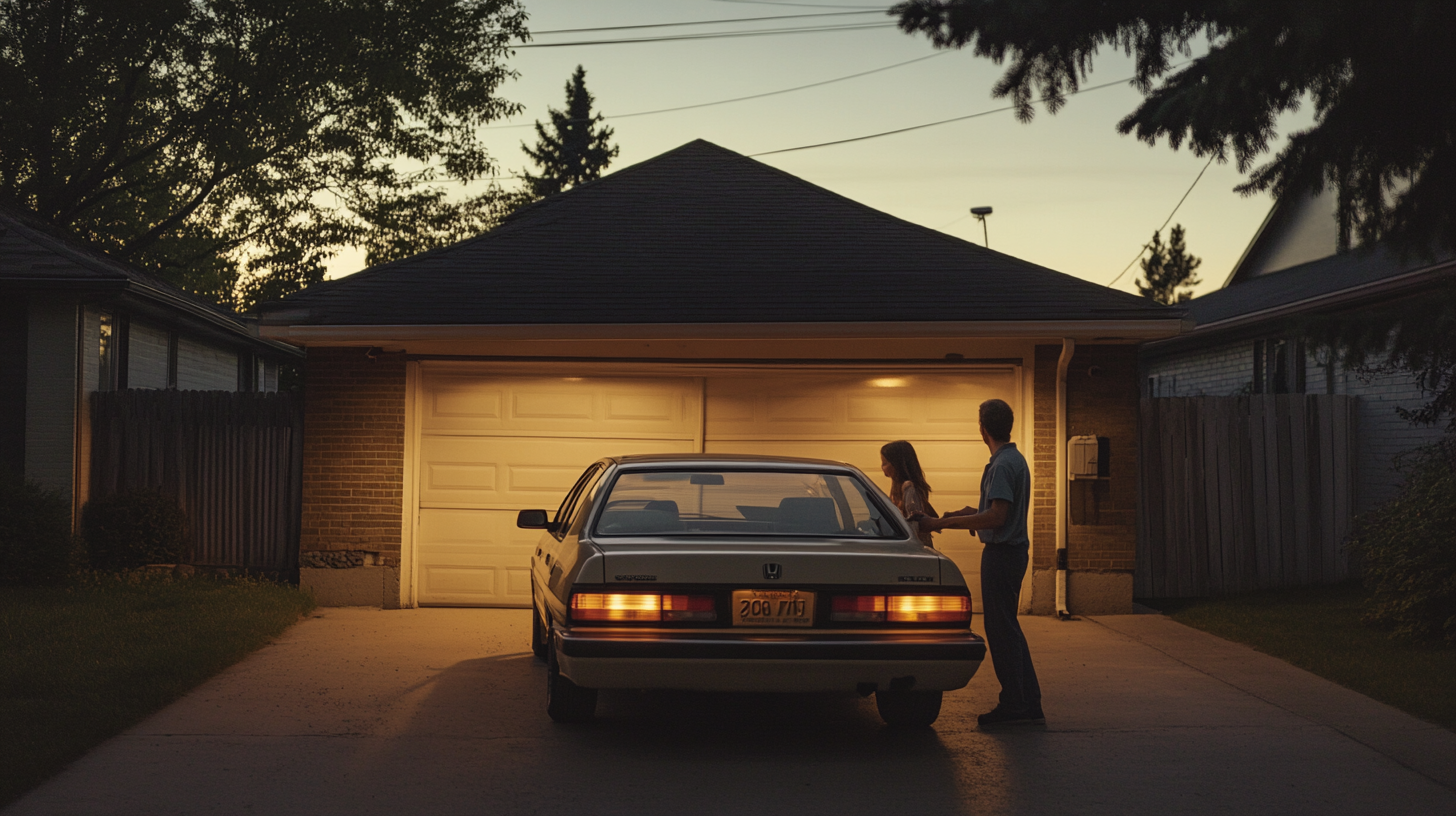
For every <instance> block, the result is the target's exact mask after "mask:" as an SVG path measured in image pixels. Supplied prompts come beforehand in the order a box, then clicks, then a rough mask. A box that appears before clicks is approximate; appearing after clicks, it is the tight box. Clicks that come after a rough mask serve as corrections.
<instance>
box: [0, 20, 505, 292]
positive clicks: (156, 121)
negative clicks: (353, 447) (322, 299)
mask: <svg viewBox="0 0 1456 816" xmlns="http://www.w3.org/2000/svg"><path fill="white" fill-rule="evenodd" d="M525 21H526V16H525V13H524V12H523V11H522V9H521V8H520V6H519V4H518V2H517V0H409V1H408V2H394V1H393V0H384V2H376V1H375V0H331V2H279V0H146V2H135V0H0V201H5V202H7V203H9V204H12V205H19V206H23V207H27V208H30V209H33V210H35V211H36V212H38V213H40V214H41V215H42V216H44V217H46V218H48V219H51V220H52V221H54V222H55V223H56V224H58V225H60V226H62V227H64V228H66V229H68V230H71V231H73V232H75V233H77V234H79V235H80V236H81V237H83V238H85V239H88V240H90V241H92V242H94V243H96V244H98V245H100V246H101V247H103V248H104V249H106V250H108V251H109V252H111V253H112V254H114V255H115V256H116V257H118V258H121V259H123V260H126V261H129V262H132V263H136V264H138V265H140V266H143V267H149V268H152V269H154V270H158V271H160V272H161V273H162V274H163V275H164V276H165V277H167V278H169V279H170V280H172V281H173V282H175V283H177V284H179V285H181V286H183V287H184V288H187V289H189V290H191V291H194V292H198V293H201V294H203V295H206V296H208V297H210V298H212V299H214V300H216V301H218V302H219V303H224V304H240V305H243V306H246V305H248V304H249V303H251V302H255V301H257V300H260V299H267V298H271V297H276V296H278V295H281V294H283V293H286V292H288V291H293V290H295V289H297V288H300V287H301V286H303V285H305V284H307V283H309V282H312V281H315V280H319V279H320V278H321V277H322V274H323V263H324V261H325V260H326V259H327V258H328V257H330V256H331V255H332V254H333V253H335V252H336V251H337V250H338V249H339V248H341V247H344V246H350V245H362V246H365V247H367V248H368V249H369V254H370V260H371V261H379V260H386V259H388V258H390V257H396V256H398V255H402V254H409V253H412V252H416V251H419V250H420V249H423V248H425V246H427V245H430V244H434V243H440V242H444V241H446V240H450V239H453V238H456V237H460V236H462V235H464V234H469V233H471V232H472V231H474V230H475V228H476V227H478V226H479V222H480V221H481V220H482V216H483V215H484V214H488V212H489V209H490V208H489V199H490V198H491V194H490V193H487V194H485V195H484V196H477V197H476V198H475V199H472V200H466V201H457V200H455V199H453V198H452V197H451V196H450V195H448V193H447V184H450V183H455V182H462V181H469V180H473V179H479V178H481V177H483V176H488V175H490V174H491V173H492V172H493V170H494V168H495V166H496V165H495V162H494V161H493V160H492V159H491V157H490V156H489V155H488V154H487V152H486V150H485V148H484V146H483V144H482V142H481V140H480V138H479V136H478V134H477V129H478V128H479V127H480V126H481V125H482V124H484V123H486V122H489V121H492V120H494V119H497V118H500V117H503V116H506V115H509V114H512V113H514V112H516V111H517V110H518V109H519V106H517V105H515V104H513V103H511V102H508V101H506V100H505V99H502V98H501V97H500V96H499V95H498V89H499V86H500V85H501V83H502V82H503V81H504V80H506V79H507V78H509V77H511V76H512V75H513V74H512V73H511V71H510V70H509V69H508V68H507V67H506V65H505V64H504V60H505V59H506V57H507V56H508V55H509V54H510V45H511V43H512V42H513V41H516V40H520V39H523V38H525V37H526V36H527V34H526V28H525ZM456 186H457V187H458V184H457V185H456Z"/></svg>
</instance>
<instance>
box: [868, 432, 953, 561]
mask: <svg viewBox="0 0 1456 816" xmlns="http://www.w3.org/2000/svg"><path fill="white" fill-rule="evenodd" d="M880 470H881V471H882V472H883V473H884V474H885V475H886V476H889V477H890V501H892V502H894V503H895V506H896V507H898V508H899V509H900V514H901V515H903V516H904V517H905V518H907V519H908V518H910V516H912V515H914V514H915V513H924V514H925V515H927V516H930V517H931V518H936V517H937V516H938V515H939V514H938V513H936V512H935V508H933V507H931V506H930V485H929V484H927V483H926V482H925V472H924V471H922V470H921V469H920V458H919V457H917V456H916V455H915V448H914V447H912V446H911V445H910V443H909V442H906V441H905V440H903V439H902V440H898V441H895V442H890V443H888V444H886V445H885V446H884V447H882V448H880ZM910 526H911V528H912V529H914V530H915V535H916V537H918V538H919V539H920V541H921V543H923V544H924V545H925V546H927V547H933V546H935V545H933V544H931V543H930V535H931V534H930V531H928V530H927V531H925V532H921V531H920V526H919V525H918V524H915V523H913V522H912V523H911V525H910Z"/></svg>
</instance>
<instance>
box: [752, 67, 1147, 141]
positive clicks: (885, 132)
mask: <svg viewBox="0 0 1456 816" xmlns="http://www.w3.org/2000/svg"><path fill="white" fill-rule="evenodd" d="M1133 79H1134V77H1128V78H1127V79H1118V80H1114V81H1112V82H1104V83H1103V84H1101V85H1092V86H1089V87H1086V88H1078V89H1077V90H1075V91H1069V92H1068V93H1066V94H1065V95H1066V96H1076V95H1077V94H1082V93H1088V92H1089V91H1098V90H1101V89H1103V88H1110V87H1112V86H1113V85H1121V84H1123V83H1125V82H1131V81H1132V80H1133ZM1045 101H1046V100H1045V99H1044V98H1043V99H1033V100H1032V103H1033V104H1035V103H1037V102H1045ZM1015 109H1016V106H1015V105H1007V106H1006V107H1003V108H992V109H990V110H983V111H981V112H979V113H971V114H967V115H965V116H956V117H953V118H950V119H941V120H940V121H938V122H926V123H924V124H920V125H911V126H910V127H902V128H896V129H894V130H883V131H880V132H879V133H870V134H868V135H865V136H852V137H850V138H848V139H835V140H834V141H832V142H818V143H816V144H807V145H799V146H798V147H784V148H780V149H778V150H765V151H763V152H762V153H749V154H748V155H749V156H750V157H751V158H757V157H759V156H772V155H774V154H775V153H793V152H795V151H797V150H813V149H814V148H816V147H832V146H834V145H842V144H849V143H850V142H863V141H866V140H869V139H878V138H880V137H882V136H894V135H895V134H897V133H909V132H910V131H912V130H923V129H925V128H929V127H935V126H937V125H948V124H950V123H951V122H964V121H965V120H967V119H976V118H978V117H981V116H990V115H991V114H993V113H1004V112H1006V111H1009V110H1015Z"/></svg>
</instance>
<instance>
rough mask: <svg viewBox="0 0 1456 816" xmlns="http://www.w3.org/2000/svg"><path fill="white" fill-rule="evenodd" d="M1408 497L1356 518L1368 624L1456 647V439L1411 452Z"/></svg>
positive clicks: (1399, 497) (1406, 463)
mask: <svg viewBox="0 0 1456 816" xmlns="http://www.w3.org/2000/svg"><path fill="white" fill-rule="evenodd" d="M1401 465H1402V466H1403V468H1404V469H1405V471H1406V479H1405V482H1404V483H1403V484H1402V485H1401V488H1400V493H1399V494H1397V495H1396V497H1395V498H1394V499H1392V500H1390V501H1389V502H1387V503H1385V504H1384V505H1381V506H1380V507H1379V508H1377V509H1375V510H1374V511H1372V512H1370V513H1367V514H1365V515H1364V516H1361V517H1360V518H1358V519H1357V520H1356V528H1355V538H1354V540H1353V542H1352V545H1353V548H1354V550H1355V554H1356V555H1358V556H1359V557H1360V558H1361V559H1363V565H1362V578H1363V580H1364V582H1365V585H1366V587H1367V588H1369V589H1370V590H1371V593H1372V594H1371V598H1370V602H1369V606H1368V607H1367V610H1366V615H1365V620H1366V621H1368V622H1370V623H1374V624H1377V625H1379V626H1383V627H1386V628H1389V629H1391V630H1393V631H1394V632H1395V634H1397V635H1400V636H1403V637H1408V638H1412V639H1417V640H1439V641H1445V642H1446V643H1448V644H1451V645H1456V532H1453V531H1456V440H1447V441H1446V442H1445V443H1443V444H1438V445H1432V446H1429V447H1425V448H1420V449H1417V450H1416V451H1413V452H1411V453H1410V454H1407V455H1406V456H1405V457H1404V458H1403V461H1402V462H1401Z"/></svg>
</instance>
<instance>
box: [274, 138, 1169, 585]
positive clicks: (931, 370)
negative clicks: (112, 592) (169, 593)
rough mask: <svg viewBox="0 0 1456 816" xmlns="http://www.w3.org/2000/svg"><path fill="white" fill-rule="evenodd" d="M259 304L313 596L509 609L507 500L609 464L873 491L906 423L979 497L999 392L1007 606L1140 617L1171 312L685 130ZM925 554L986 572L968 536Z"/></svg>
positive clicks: (537, 501) (543, 498)
mask: <svg viewBox="0 0 1456 816" xmlns="http://www.w3.org/2000/svg"><path fill="white" fill-rule="evenodd" d="M260 322H261V325H260V332H261V333H262V334H263V336H265V337H268V338H271V339H276V340H281V341H285V342H289V343H293V344H296V345H298V346H301V347H303V348H305V349H306V350H307V355H308V357H307V362H306V365H305V383H304V388H305V390H306V392H307V395H308V398H307V399H306V400H305V403H304V412H305V432H304V444H303V447H304V451H303V457H302V458H303V463H302V467H303V479H302V488H301V493H302V495H301V503H302V509H301V523H300V528H301V529H300V534H299V542H300V543H299V550H300V565H299V581H300V584H302V585H303V586H306V587H308V588H309V589H310V590H311V591H313V592H314V593H315V597H316V598H318V599H319V602H320V603H321V604H323V605H353V604H361V603H365V604H370V605H378V606H383V607H385V608H409V607H413V606H417V605H430V606H462V607H479V606H524V605H526V604H527V603H528V602H529V594H528V593H529V585H528V583H527V580H526V565H527V563H528V554H529V553H531V552H532V551H533V545H534V542H535V540H536V538H537V537H536V536H535V535H532V534H527V533H524V532H522V531H519V530H517V529H516V528H515V526H514V518H515V513H516V512H517V511H518V510H521V509H524V508H546V509H554V508H555V507H556V506H557V505H558V504H559V502H560V501H561V498H562V496H563V495H564V493H565V492H566V491H567V490H568V488H569V486H570V485H571V484H572V481H573V480H574V479H575V478H576V477H577V475H578V474H580V473H581V471H582V470H583V469H584V468H585V467H586V466H587V465H588V464H590V463H591V462H593V461H595V460H596V459H598V458H600V457H601V456H604V455H612V454H623V453H648V452H696V451H702V452H706V453H715V452H723V453H771V454H779V455H796V456H805V457H815V458H824V459H830V460H835V461H845V462H850V463H852V464H854V465H857V466H858V467H860V468H861V469H862V470H864V471H865V472H866V473H867V474H869V475H870V476H871V477H872V478H873V479H874V480H875V482H876V483H878V484H880V485H881V487H888V485H887V483H886V482H885V479H884V477H883V476H882V475H881V474H880V472H879V455H878V451H879V447H880V446H881V445H882V444H883V443H885V442H887V441H890V440H894V439H908V440H909V441H910V442H912V443H914V444H915V446H916V447H917V449H918V450H919V451H920V455H921V461H922V463H923V464H924V466H925V469H926V473H927V476H928V478H929V481H930V484H931V486H932V487H933V488H934V494H933V495H932V497H931V498H932V501H933V502H934V504H935V506H936V507H937V508H938V509H940V510H942V511H945V510H954V509H959V508H960V507H963V506H966V505H974V504H976V503H977V499H978V496H977V489H978V487H979V484H980V474H981V470H982V468H983V467H984V465H985V463H986V461H987V459H988V453H987V450H986V448H985V446H984V445H983V444H982V443H981V441H980V435H979V430H978V423H977V422H976V415H977V407H978V406H979V404H980V403H981V402H982V401H984V400H986V399H988V398H991V397H998V398H1001V399H1004V400H1006V401H1007V402H1008V403H1010V404H1011V406H1012V408H1013V410H1014V411H1015V412H1016V415H1017V425H1016V430H1015V433H1014V436H1013V439H1014V441H1016V442H1017V443H1018V447H1019V448H1020V449H1021V450H1022V451H1023V453H1024V454H1025V456H1026V457H1027V459H1028V460H1029V462H1030V464H1031V467H1032V480H1033V485H1032V489H1033V492H1034V496H1033V502H1032V507H1031V508H1030V513H1029V518H1028V527H1029V533H1030V536H1029V537H1030V539H1031V566H1030V569H1029V571H1028V577H1027V580H1026V583H1024V584H1023V589H1022V599H1021V603H1022V608H1023V609H1024V610H1028V611H1032V610H1034V611H1037V612H1039V613H1041V614H1049V613H1051V612H1052V611H1053V610H1054V609H1060V607H1059V606H1058V605H1063V606H1064V605H1065V604H1066V603H1067V598H1072V599H1073V601H1072V602H1071V603H1072V604H1073V606H1072V607H1071V608H1072V609H1074V610H1075V611H1077V612H1079V613H1082V612H1085V613H1088V614H1090V613H1092V612H1093V611H1094V610H1098V611H1102V612H1118V611H1126V610H1127V609H1130V608H1131V604H1132V574H1133V571H1134V568H1135V567H1136V558H1137V551H1136V548H1135V542H1136V536H1137V529H1136V523H1135V522H1136V517H1137V516H1136V502H1137V484H1138V456H1137V446H1138V438H1137V418H1138V391H1137V345H1136V344H1137V343H1138V342H1141V341H1143V340H1148V339H1157V338H1163V337H1171V336H1174V335H1176V334H1178V333H1180V332H1182V331H1184V330H1185V328H1186V327H1185V326H1184V322H1183V314H1182V312H1179V311H1176V310H1172V309H1169V308H1168V307H1165V306H1161V305H1158V304H1156V303H1153V302H1151V301H1149V300H1147V299H1145V298H1139V297H1135V296H1133V295H1129V294H1127V293H1124V292H1117V291H1113V290H1111V289H1109V288H1107V287H1104V286H1100V285H1098V284H1095V283H1091V282H1088V281H1085V280H1079V279H1077V278H1074V277H1071V276H1068V275H1064V274H1061V273H1059V272H1056V271H1054V270H1051V269H1047V268H1045V267H1041V266H1038V265H1036V264H1033V263H1029V262H1027V261H1023V260H1020V259H1017V258H1013V257H1011V256H1008V255H1005V254H1002V253H999V252H995V251H992V250H989V249H987V248H985V247H982V246H977V245H974V244H970V243H967V242H965V241H961V240H958V239H955V238H952V237H951V236H948V235H945V234H943V233H940V232H936V231H934V230H929V229H926V228H924V227H921V226H917V225H915V224H910V223H907V222H905V221H901V220H899V219H897V218H894V217H892V216H889V215H887V214H885V213H881V212H876V211H875V210H872V209H870V208H868V207H866V206H864V205H862V204H859V203H857V202H854V201H851V200H849V199H846V198H844V197H842V196H839V195H837V194H835V193H833V192H831V191H829V190H825V189H822V188H818V187H815V186H814V185H812V184H809V183H807V182H805V181H803V180H802V179H797V178H794V177H793V176H791V175H789V174H787V173H784V172H783V171H781V170H777V169H775V168H772V167H768V166H766V165H764V164H761V163H760V162H757V161H754V160H753V159H750V158H748V157H746V156H742V155H739V154H737V153H734V152H732V151H729V150H725V149H723V148H721V147H718V146H716V145H712V144H709V143H707V142H702V141H697V142H693V143H690V144H687V145H684V146H682V147H680V148H677V149H675V150H672V151H669V152H667V153H664V154H662V155H661V156H658V157H656V158H653V159H650V160H648V161H645V162H642V163H640V164H637V165H634V166H632V167H628V168H625V169H622V170H619V171H617V172H614V173H612V174H610V175H607V176H604V177H603V178H601V179H599V180H597V181H594V182H591V183H589V184H583V185H580V186H579V187H574V188H572V189H570V190H567V191H565V192H563V193H561V194H559V195H556V196H551V197H549V198H547V199H545V200H543V201H540V202H538V203H536V204H533V205H531V206H529V207H524V208H522V209H520V210H518V211H516V212H515V213H513V214H511V215H510V216H509V217H507V218H506V219H505V220H504V221H503V222H502V223H501V224H500V225H498V226H496V227H495V228H493V229H491V230H490V231H489V232H486V233H483V234H481V235H479V236H476V237H474V238H470V239H468V240H465V241H461V242H460V243H458V244H455V245H452V246H449V247H443V248H440V249H435V250H431V251H429V252H425V253H421V254H420V255H416V256H414V257H410V258H402V259H399V260H396V261H391V262H389V263H386V264H381V265H379V266H376V267H372V268H370V269H365V270H361V271H360V272H357V273H355V274H353V275H349V276H347V277H344V278H340V279H338V280H332V281H326V282H323V283H320V284H317V285H314V286H311V287H309V288H308V289H307V290H305V291H303V292H299V293H296V294H294V295H290V296H289V297H287V298H285V299H284V300H282V301H279V302H276V303H272V304H268V305H266V306H265V307H264V308H263V309H262V314H261V316H260ZM1072 437H1084V438H1085V437H1095V438H1096V439H1097V440H1098V441H1097V446H1098V447H1097V450H1098V451H1103V450H1106V451H1107V452H1108V453H1107V456H1106V461H1105V462H1103V463H1099V464H1098V470H1097V471H1096V472H1095V473H1087V472H1083V471H1079V472H1078V473H1077V474H1075V475H1076V476H1077V477H1078V478H1085V479H1088V480H1089V481H1084V482H1082V483H1080V484H1079V485H1078V488H1079V490H1078V494H1079V495H1084V494H1085V495H1084V498H1085V500H1086V501H1091V502H1093V504H1094V508H1093V509H1094V510H1095V512H1093V513H1092V514H1090V515H1088V514H1086V513H1083V514H1081V515H1079V517H1078V518H1080V519H1082V520H1083V521H1081V522H1076V523H1074V519H1072V517H1071V515H1070V513H1069V512H1068V507H1069V503H1068V502H1067V501H1065V495H1066V494H1067V493H1068V491H1069V484H1070V482H1069V478H1070V476H1069V473H1068V472H1063V471H1064V466H1065V465H1066V463H1067V462H1066V457H1065V456H1064V455H1063V452H1064V451H1065V450H1066V446H1067V444H1068V443H1069V440H1070V439H1071V438H1072ZM1084 441H1085V440H1084ZM1104 471H1105V473H1104ZM1084 504H1085V501H1084ZM1086 519H1092V521H1090V522H1088V521H1086ZM936 544H937V546H939V547H941V548H942V549H943V550H944V551H945V552H946V553H947V554H948V555H950V556H951V557H952V558H953V559H955V561H956V562H957V563H958V564H959V565H960V566H961V569H962V571H963V572H965V573H967V578H968V579H969V580H970V581H971V582H972V585H973V586H975V585H977V584H979V580H978V579H979V575H978V572H979V566H980V565H979V561H980V559H979V552H980V548H979V546H978V545H977V544H976V543H974V540H973V539H972V538H971V536H970V535H969V534H968V533H964V532H952V533H947V534H943V535H941V536H939V537H937V539H936ZM1059 587H1060V588H1061V589H1058V588H1059ZM977 594H979V593H977ZM1061 611H1066V610H1065V609H1062V610H1061Z"/></svg>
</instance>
